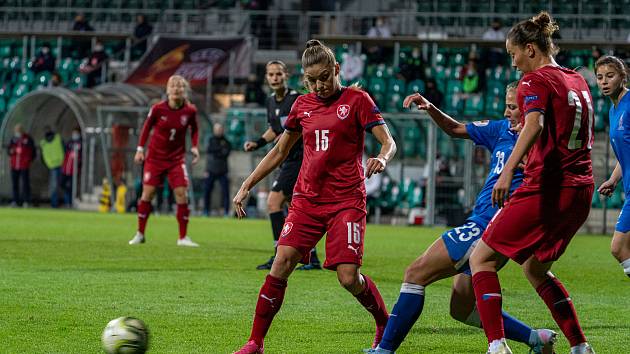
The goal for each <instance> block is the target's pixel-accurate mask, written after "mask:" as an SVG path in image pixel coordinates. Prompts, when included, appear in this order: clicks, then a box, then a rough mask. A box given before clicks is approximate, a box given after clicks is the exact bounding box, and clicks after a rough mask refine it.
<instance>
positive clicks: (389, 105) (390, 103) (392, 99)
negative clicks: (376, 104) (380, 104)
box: [385, 91, 404, 113]
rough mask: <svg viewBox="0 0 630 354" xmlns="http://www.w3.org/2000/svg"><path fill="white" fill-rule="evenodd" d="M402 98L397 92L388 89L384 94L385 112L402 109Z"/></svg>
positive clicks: (400, 110)
mask: <svg viewBox="0 0 630 354" xmlns="http://www.w3.org/2000/svg"><path fill="white" fill-rule="evenodd" d="M403 99H404V97H402V95H401V94H400V93H397V92H391V91H389V92H388V93H387V95H386V96H385V112H388V113H396V112H402V111H403V106H402V104H403Z"/></svg>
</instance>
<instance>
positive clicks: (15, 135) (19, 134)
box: [13, 133, 22, 138]
mask: <svg viewBox="0 0 630 354" xmlns="http://www.w3.org/2000/svg"><path fill="white" fill-rule="evenodd" d="M13 136H14V137H16V138H20V137H22V133H13Z"/></svg>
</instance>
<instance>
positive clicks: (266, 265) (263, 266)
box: [256, 256, 276, 270]
mask: <svg viewBox="0 0 630 354" xmlns="http://www.w3.org/2000/svg"><path fill="white" fill-rule="evenodd" d="M274 258H276V257H275V256H271V257H270V258H269V260H268V261H267V262H265V263H263V264H261V265H259V266H256V269H257V270H269V269H271V265H272V264H273V260H274Z"/></svg>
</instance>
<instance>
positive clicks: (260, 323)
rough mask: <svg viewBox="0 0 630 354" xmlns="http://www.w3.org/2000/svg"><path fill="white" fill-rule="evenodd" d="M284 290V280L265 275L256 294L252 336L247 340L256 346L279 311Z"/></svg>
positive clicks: (261, 341)
mask: <svg viewBox="0 0 630 354" xmlns="http://www.w3.org/2000/svg"><path fill="white" fill-rule="evenodd" d="M286 288H287V281H286V280H285V279H280V278H276V277H274V276H272V275H270V274H269V275H267V277H266V278H265V283H264V284H263V286H262V287H261V288H260V293H259V294H258V302H257V303H256V313H255V315H254V325H253V326H252V334H251V336H250V337H249V340H253V341H254V342H256V344H258V345H262V344H263V341H264V339H265V336H266V335H267V331H269V327H271V322H272V321H273V318H274V316H275V315H276V314H277V313H278V311H280V306H282V300H284V292H285V290H286Z"/></svg>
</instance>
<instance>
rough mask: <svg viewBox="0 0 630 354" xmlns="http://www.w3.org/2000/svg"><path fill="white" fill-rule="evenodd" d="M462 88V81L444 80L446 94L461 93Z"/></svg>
mask: <svg viewBox="0 0 630 354" xmlns="http://www.w3.org/2000/svg"><path fill="white" fill-rule="evenodd" d="M462 90H463V88H462V82H461V81H459V80H453V79H452V80H448V81H447V82H446V94H447V95H450V94H458V93H461V92H462Z"/></svg>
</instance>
